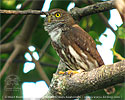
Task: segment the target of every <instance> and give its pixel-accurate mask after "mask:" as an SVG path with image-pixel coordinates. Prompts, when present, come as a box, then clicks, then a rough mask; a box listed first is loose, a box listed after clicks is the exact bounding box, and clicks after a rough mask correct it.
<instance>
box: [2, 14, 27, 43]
mask: <svg viewBox="0 0 125 100" xmlns="http://www.w3.org/2000/svg"><path fill="white" fill-rule="evenodd" d="M25 18H26V16H23V18H22V19H21V20H20V21H19V22H18V23H17V24H16V26H15V27H14V28H13V29H12V30H11V31H10V32H9V33H8V34H7V35H6V36H5V37H4V38H3V39H2V40H1V41H0V44H2V43H4V42H5V41H6V40H7V39H8V38H9V37H10V36H11V35H12V34H13V33H14V32H15V31H16V30H17V29H18V27H19V26H20V25H21V24H22V22H23V21H24V19H25Z"/></svg>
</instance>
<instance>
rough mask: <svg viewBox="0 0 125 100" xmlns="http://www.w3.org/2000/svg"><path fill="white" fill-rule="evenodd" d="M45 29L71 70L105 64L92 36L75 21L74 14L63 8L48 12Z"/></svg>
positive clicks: (88, 68)
mask: <svg viewBox="0 0 125 100" xmlns="http://www.w3.org/2000/svg"><path fill="white" fill-rule="evenodd" d="M44 29H45V31H47V32H48V33H49V35H50V38H51V40H52V45H53V47H54V49H55V50H56V52H57V54H58V55H59V57H60V60H61V62H62V63H64V64H65V66H66V67H67V68H68V69H69V70H73V71H77V70H83V71H90V70H92V69H94V68H97V67H100V66H101V65H104V62H103V60H102V58H101V56H100V55H99V53H98V51H97V49H96V44H95V42H94V40H93V39H92V37H91V36H90V35H89V34H88V33H87V32H86V31H84V30H83V29H82V28H81V27H80V26H79V25H78V24H76V23H75V21H74V19H73V18H72V16H71V15H70V14H69V13H67V12H66V11H64V10H62V9H52V10H50V11H48V12H47V13H46V19H45V22H44Z"/></svg>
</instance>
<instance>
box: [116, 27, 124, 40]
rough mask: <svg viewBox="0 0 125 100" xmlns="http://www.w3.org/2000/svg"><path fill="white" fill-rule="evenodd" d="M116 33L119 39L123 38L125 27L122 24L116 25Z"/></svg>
mask: <svg viewBox="0 0 125 100" xmlns="http://www.w3.org/2000/svg"><path fill="white" fill-rule="evenodd" d="M117 34H118V36H119V38H120V39H125V27H123V25H122V26H120V27H118V30H117Z"/></svg>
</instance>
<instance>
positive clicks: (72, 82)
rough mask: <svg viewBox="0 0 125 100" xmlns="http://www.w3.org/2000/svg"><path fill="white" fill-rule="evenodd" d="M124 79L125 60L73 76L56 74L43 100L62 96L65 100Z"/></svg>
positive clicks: (53, 99) (52, 99)
mask: <svg viewBox="0 0 125 100" xmlns="http://www.w3.org/2000/svg"><path fill="white" fill-rule="evenodd" d="M124 79H125V60H124V61H120V62H117V63H114V64H112V65H103V66H101V67H99V68H96V69H93V70H91V71H88V72H81V73H78V74H74V75H72V76H70V75H58V74H54V75H53V79H52V81H51V84H50V89H49V91H48V93H47V94H46V95H45V96H44V97H43V98H42V99H41V100H48V98H49V100H58V99H60V97H62V98H61V99H63V100H64V99H66V97H68V96H69V97H71V98H73V97H74V96H80V95H82V94H87V93H90V92H93V91H96V90H99V89H104V88H107V87H109V86H112V85H116V84H119V83H123V82H124ZM52 97H53V98H52ZM54 97H55V98H54Z"/></svg>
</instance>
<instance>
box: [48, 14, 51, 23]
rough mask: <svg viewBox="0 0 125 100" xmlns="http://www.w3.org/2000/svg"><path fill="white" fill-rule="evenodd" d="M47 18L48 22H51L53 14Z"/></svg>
mask: <svg viewBox="0 0 125 100" xmlns="http://www.w3.org/2000/svg"><path fill="white" fill-rule="evenodd" d="M47 19H48V22H49V23H50V22H51V15H49V16H48V17H47Z"/></svg>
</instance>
